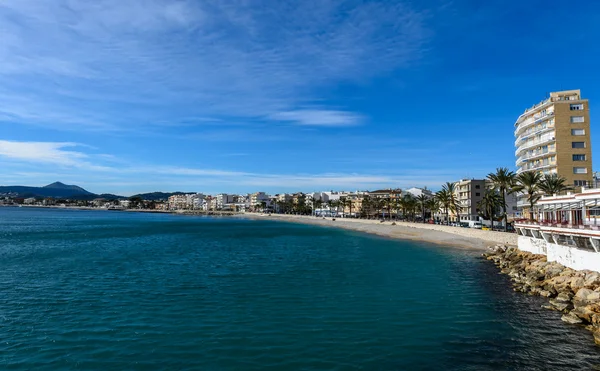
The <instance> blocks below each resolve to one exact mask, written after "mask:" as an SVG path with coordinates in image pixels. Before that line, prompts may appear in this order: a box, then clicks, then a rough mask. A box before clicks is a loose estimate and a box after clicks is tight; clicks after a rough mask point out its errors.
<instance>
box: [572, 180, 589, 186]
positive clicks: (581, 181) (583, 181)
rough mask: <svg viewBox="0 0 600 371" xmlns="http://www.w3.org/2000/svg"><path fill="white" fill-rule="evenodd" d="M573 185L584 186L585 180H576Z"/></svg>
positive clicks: (585, 184)
mask: <svg viewBox="0 0 600 371" xmlns="http://www.w3.org/2000/svg"><path fill="white" fill-rule="evenodd" d="M574 185H575V186H576V187H585V186H587V180H576V181H575V182H574Z"/></svg>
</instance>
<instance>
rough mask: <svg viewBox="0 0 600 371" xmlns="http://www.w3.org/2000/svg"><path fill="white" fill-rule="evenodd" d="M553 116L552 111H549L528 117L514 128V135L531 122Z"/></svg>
mask: <svg viewBox="0 0 600 371" xmlns="http://www.w3.org/2000/svg"><path fill="white" fill-rule="evenodd" d="M553 116H554V112H549V113H546V114H545V115H541V116H539V117H535V116H534V117H530V118H528V119H527V120H525V121H523V122H522V123H520V124H519V125H518V126H517V128H516V129H515V136H517V135H518V134H519V133H520V132H521V130H523V129H525V128H526V127H529V126H530V125H533V124H537V123H538V122H541V121H544V120H546V119H549V118H550V117H553Z"/></svg>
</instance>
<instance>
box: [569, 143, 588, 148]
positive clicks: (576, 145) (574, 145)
mask: <svg viewBox="0 0 600 371" xmlns="http://www.w3.org/2000/svg"><path fill="white" fill-rule="evenodd" d="M571 148H585V142H572V143H571Z"/></svg>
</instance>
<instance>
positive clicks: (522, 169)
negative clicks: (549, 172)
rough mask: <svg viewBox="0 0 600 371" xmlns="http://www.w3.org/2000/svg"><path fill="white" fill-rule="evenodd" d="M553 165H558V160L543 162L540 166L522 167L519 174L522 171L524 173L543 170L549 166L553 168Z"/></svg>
mask: <svg viewBox="0 0 600 371" xmlns="http://www.w3.org/2000/svg"><path fill="white" fill-rule="evenodd" d="M553 167H556V162H553V163H548V164H542V165H538V166H532V167H520V168H519V169H518V170H517V174H520V173H523V172H526V171H541V170H544V169H549V168H553Z"/></svg>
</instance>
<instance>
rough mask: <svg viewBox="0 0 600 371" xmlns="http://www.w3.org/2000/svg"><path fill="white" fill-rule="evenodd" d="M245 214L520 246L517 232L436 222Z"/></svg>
mask: <svg viewBox="0 0 600 371" xmlns="http://www.w3.org/2000/svg"><path fill="white" fill-rule="evenodd" d="M244 217H249V218H253V219H269V220H281V221H286V222H295V223H305V224H314V225H322V226H327V227H337V228H344V229H349V230H354V231H360V232H365V233H371V234H376V235H379V236H384V237H389V238H397V239H408V240H419V241H426V242H431V243H436V244H440V245H446V246H453V247H463V248H472V249H485V248H486V247H487V246H490V245H495V244H506V245H514V246H516V245H517V235H516V234H515V233H504V232H494V231H483V230H480V229H473V228H461V227H449V226H445V225H436V224H422V223H408V222H395V223H396V225H392V222H390V221H385V222H380V221H379V220H365V219H343V218H336V220H332V218H325V219H323V218H316V217H313V216H305V215H285V214H271V215H267V214H251V213H247V214H244Z"/></svg>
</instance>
